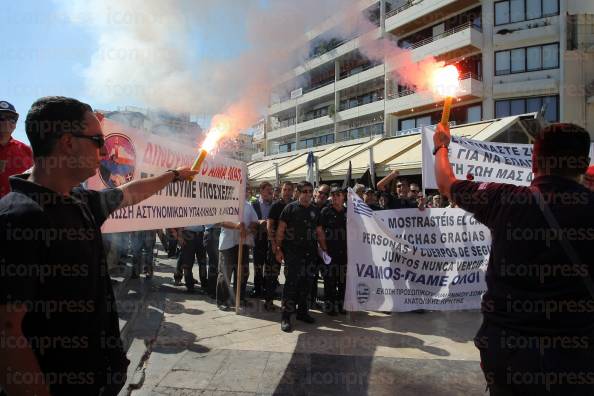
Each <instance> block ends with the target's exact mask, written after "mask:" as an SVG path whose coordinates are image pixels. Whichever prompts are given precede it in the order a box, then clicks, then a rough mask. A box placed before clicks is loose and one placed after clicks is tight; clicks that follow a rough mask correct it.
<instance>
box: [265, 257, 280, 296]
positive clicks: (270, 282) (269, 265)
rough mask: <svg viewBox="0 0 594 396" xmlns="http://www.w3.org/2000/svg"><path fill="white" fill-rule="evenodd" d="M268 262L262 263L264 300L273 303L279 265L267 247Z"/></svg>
mask: <svg viewBox="0 0 594 396" xmlns="http://www.w3.org/2000/svg"><path fill="white" fill-rule="evenodd" d="M267 255H268V260H266V262H265V263H264V299H265V300H266V301H273V300H274V297H275V294H276V289H277V288H278V285H279V283H278V276H279V275H280V269H281V263H279V262H278V261H276V258H275V257H274V253H273V251H272V247H271V246H270V245H269V246H268V252H267Z"/></svg>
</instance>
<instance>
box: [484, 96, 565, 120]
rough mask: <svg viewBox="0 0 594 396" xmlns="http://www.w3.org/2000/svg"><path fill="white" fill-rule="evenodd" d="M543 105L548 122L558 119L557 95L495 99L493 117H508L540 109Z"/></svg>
mask: <svg viewBox="0 0 594 396" xmlns="http://www.w3.org/2000/svg"><path fill="white" fill-rule="evenodd" d="M543 106H544V118H545V120H547V121H548V122H558V121H559V97H558V96H537V97H531V98H517V99H505V100H497V101H495V117H497V118H501V117H509V116H514V115H520V114H525V113H534V112H538V111H540V110H541V109H542V108H543Z"/></svg>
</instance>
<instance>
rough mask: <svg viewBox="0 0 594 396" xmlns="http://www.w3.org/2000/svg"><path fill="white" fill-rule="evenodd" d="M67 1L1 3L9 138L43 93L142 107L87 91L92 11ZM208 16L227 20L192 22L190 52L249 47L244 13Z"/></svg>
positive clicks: (93, 46)
mask: <svg viewBox="0 0 594 396" xmlns="http://www.w3.org/2000/svg"><path fill="white" fill-rule="evenodd" d="M242 1H243V0H242ZM257 1H258V2H259V6H261V7H262V6H263V7H265V6H266V2H265V1H263V0H257ZM67 2H70V3H74V2H76V0H20V1H16V2H5V3H4V4H3V5H2V14H1V16H0V37H2V39H1V41H0V70H1V73H0V87H1V89H0V100H6V101H8V102H10V103H12V104H13V105H14V106H15V107H16V109H17V112H18V113H19V114H20V118H19V123H18V125H17V129H16V131H15V133H14V134H13V137H14V138H16V139H18V140H21V141H24V142H26V143H28V139H27V137H26V134H25V131H24V119H25V117H26V114H27V111H28V109H29V107H30V106H31V104H32V103H33V102H34V101H35V100H36V99H38V98H40V97H42V96H48V95H61V96H70V97H74V98H77V99H79V100H82V101H84V102H87V103H89V104H90V105H91V106H92V107H93V108H99V109H105V110H110V109H116V108H117V107H118V106H125V105H138V106H141V107H146V106H143V103H138V102H135V101H134V100H133V99H132V98H126V97H125V95H122V96H121V97H120V98H118V100H109V101H102V100H101V98H98V97H97V95H93V94H92V93H91V92H90V91H89V89H88V84H87V78H86V76H85V73H86V71H87V70H88V69H89V67H90V65H91V62H92V58H93V55H94V54H95V52H96V51H97V50H98V47H99V42H98V40H97V34H96V32H93V29H92V28H91V26H90V25H92V24H93V22H92V20H93V15H87V14H78V15H77V14H76V13H72V12H69V11H68V10H66V9H65V6H64V5H65V4H66V3H67ZM194 4H196V3H194ZM84 12H88V10H85V11H84ZM77 17H80V18H77ZM210 17H211V18H213V19H214V20H225V18H227V22H231V23H226V24H225V26H224V28H223V27H222V26H221V29H220V30H218V31H217V32H213V31H212V25H208V24H199V26H195V27H193V30H192V41H193V43H195V45H193V46H192V52H191V54H192V56H193V57H195V58H196V59H202V60H208V61H217V60H224V59H227V58H231V57H235V56H237V55H238V54H241V53H242V51H244V50H245V49H246V48H247V47H248V44H247V42H246V40H245V34H244V32H245V23H244V22H243V21H244V20H243V19H242V18H238V17H237V15H231V18H232V20H231V21H229V19H228V18H229V13H226V12H225V9H224V8H221V9H218V10H216V9H215V10H214V11H213V13H212V15H211V16H210ZM89 21H91V22H89ZM202 26H203V27H202Z"/></svg>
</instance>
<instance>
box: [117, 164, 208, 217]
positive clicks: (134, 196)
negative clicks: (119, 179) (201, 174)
mask: <svg viewBox="0 0 594 396" xmlns="http://www.w3.org/2000/svg"><path fill="white" fill-rule="evenodd" d="M176 173H177V174H176ZM197 173H198V171H193V170H190V168H178V169H177V170H176V171H175V172H174V171H167V172H165V173H163V174H162V175H159V176H153V177H148V178H146V179H140V180H135V181H133V182H130V183H126V184H124V185H122V186H120V187H118V188H119V189H120V190H122V192H123V193H124V199H123V200H122V203H121V204H120V208H123V207H126V206H130V205H135V204H137V203H139V202H142V201H144V200H145V199H147V198H148V197H150V196H151V195H153V194H155V193H157V192H158V191H160V190H162V189H163V188H164V187H165V186H166V185H168V184H169V183H171V182H173V181H176V180H188V179H190V178H191V177H193V176H194V175H196V174H197Z"/></svg>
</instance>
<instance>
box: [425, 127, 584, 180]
mask: <svg viewBox="0 0 594 396" xmlns="http://www.w3.org/2000/svg"><path fill="white" fill-rule="evenodd" d="M434 132H435V127H425V128H423V132H422V134H421V135H422V150H423V169H422V173H423V187H424V188H425V189H437V181H436V180H435V157H434V156H433V133H434ZM593 153H594V144H592V145H591V146H590V161H591V162H590V163H591V164H593V163H594V155H593ZM448 157H449V159H450V163H451V164H452V170H453V171H454V175H455V176H456V178H457V179H459V180H474V181H477V182H498V183H508V184H515V185H518V186H529V185H530V183H531V182H532V179H533V177H534V176H533V174H532V144H518V143H495V142H483V141H480V140H472V139H467V138H463V137H460V136H452V139H451V142H450V146H449V154H448Z"/></svg>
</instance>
